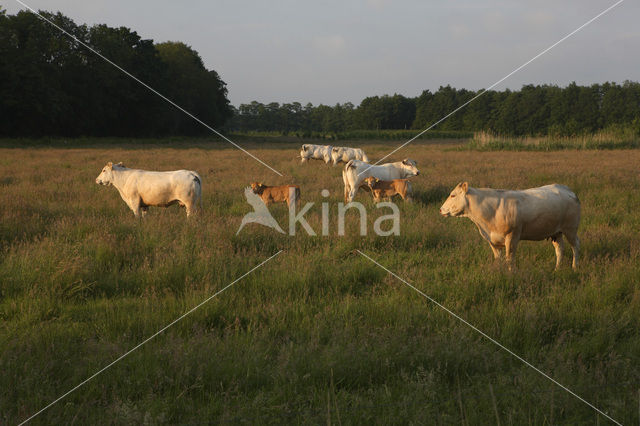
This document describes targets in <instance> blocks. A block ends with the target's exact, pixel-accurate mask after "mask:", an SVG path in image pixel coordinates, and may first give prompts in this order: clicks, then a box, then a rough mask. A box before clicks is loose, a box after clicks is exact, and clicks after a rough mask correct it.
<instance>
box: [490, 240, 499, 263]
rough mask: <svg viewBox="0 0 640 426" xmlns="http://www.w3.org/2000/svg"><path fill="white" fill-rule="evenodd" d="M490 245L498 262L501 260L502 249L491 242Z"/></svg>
mask: <svg viewBox="0 0 640 426" xmlns="http://www.w3.org/2000/svg"><path fill="white" fill-rule="evenodd" d="M489 247H491V251H492V252H493V260H494V261H495V262H498V261H499V260H500V249H499V248H498V247H496V246H494V245H493V244H491V243H489Z"/></svg>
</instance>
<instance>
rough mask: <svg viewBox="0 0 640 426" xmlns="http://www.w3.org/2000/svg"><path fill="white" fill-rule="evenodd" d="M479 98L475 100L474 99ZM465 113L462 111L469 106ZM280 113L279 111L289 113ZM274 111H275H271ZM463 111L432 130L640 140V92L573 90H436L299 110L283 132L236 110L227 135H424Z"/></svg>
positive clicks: (256, 114) (259, 108)
mask: <svg viewBox="0 0 640 426" xmlns="http://www.w3.org/2000/svg"><path fill="white" fill-rule="evenodd" d="M478 95H479V96H478ZM473 98H475V100H474V101H473V102H471V103H469V104H467V105H466V106H465V107H464V108H460V107H462V106H463V105H465V104H466V103H467V102H469V101H470V100H471V99H473ZM286 105H288V104H285V105H282V106H279V109H280V110H282V109H285V110H288V108H289V107H287V106H286ZM272 107H273V108H278V106H277V104H276V105H275V106H272ZM458 108H460V110H459V111H457V112H456V113H455V114H452V115H451V116H450V117H448V118H447V119H446V120H444V121H442V122H441V123H440V124H438V125H437V126H436V127H435V129H436V130H461V131H477V130H488V131H492V132H495V133H499V134H503V135H544V134H549V133H551V134H555V135H567V136H571V135H577V134H582V133H590V132H594V131H596V130H598V129H602V128H605V127H609V126H612V125H618V126H620V125H624V126H631V127H633V128H634V129H637V130H635V131H636V133H638V134H639V135H640V84H638V83H634V82H629V81H627V82H624V83H623V84H622V85H618V84H615V83H605V84H602V85H599V84H594V85H592V86H578V85H577V84H575V83H571V84H570V85H569V86H567V87H564V88H561V87H558V86H550V85H542V86H536V85H525V86H523V87H522V88H521V89H520V90H517V91H512V90H509V89H507V90H504V91H487V92H482V91H478V92H473V91H469V90H465V89H460V90H458V89H455V88H452V87H451V86H443V87H440V88H439V89H438V90H437V91H436V92H435V93H432V92H430V91H429V90H425V91H424V92H422V94H420V96H418V97H416V98H407V97H404V96H402V95H398V94H395V95H393V96H389V95H383V96H370V97H367V98H364V99H363V100H362V102H361V103H360V105H359V106H357V107H354V106H353V105H352V104H349V103H347V104H343V105H340V104H337V105H335V106H333V107H330V106H326V105H318V106H315V107H314V106H313V105H311V104H307V105H306V106H305V107H304V109H302V110H299V113H300V116H301V117H302V118H303V119H300V120H295V121H293V120H289V121H288V122H287V124H286V126H284V125H281V124H278V123H279V122H278V121H276V120H274V119H272V118H270V117H269V116H268V115H267V114H266V112H265V106H264V105H262V104H260V103H258V102H252V103H251V104H249V105H241V106H240V108H239V109H238V110H237V114H236V116H234V118H233V120H232V121H231V125H230V128H232V129H234V130H239V131H247V130H285V131H287V132H291V131H296V132H302V134H305V133H308V132H324V133H336V132H340V131H346V130H360V129H362V130H385V129H406V128H413V129H415V130H419V129H426V128H427V127H429V126H431V125H432V124H434V123H436V122H438V121H439V120H440V119H442V118H443V117H445V116H446V115H449V114H450V113H451V112H452V111H454V110H456V109H458Z"/></svg>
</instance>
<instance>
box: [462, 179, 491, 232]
mask: <svg viewBox="0 0 640 426" xmlns="http://www.w3.org/2000/svg"><path fill="white" fill-rule="evenodd" d="M466 197H467V200H468V201H469V204H468V206H466V207H465V209H464V217H467V218H469V219H470V220H471V221H472V222H473V223H475V224H476V226H477V227H478V228H481V229H482V230H484V231H487V230H488V229H487V228H488V226H487V225H489V224H490V219H488V218H486V217H484V216H483V215H482V207H481V203H482V200H481V199H479V198H484V197H483V196H482V195H480V194H479V193H478V191H476V190H475V188H469V190H468V191H467V194H466ZM471 212H474V213H471Z"/></svg>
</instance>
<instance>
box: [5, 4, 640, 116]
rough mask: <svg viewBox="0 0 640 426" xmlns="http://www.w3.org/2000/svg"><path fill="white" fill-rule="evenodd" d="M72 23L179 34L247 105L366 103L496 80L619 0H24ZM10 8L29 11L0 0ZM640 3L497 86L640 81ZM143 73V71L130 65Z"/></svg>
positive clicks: (152, 35)
mask: <svg viewBox="0 0 640 426" xmlns="http://www.w3.org/2000/svg"><path fill="white" fill-rule="evenodd" d="M23 1H24V2H25V3H26V4H28V5H29V6H31V7H33V8H35V9H43V10H48V11H60V12H62V13H63V14H65V15H67V16H69V17H70V18H72V19H73V20H74V21H75V22H76V23H78V24H81V23H86V24H89V25H92V24H98V23H105V24H107V25H109V26H126V27H129V28H131V29H133V30H135V31H137V32H138V34H139V35H140V36H141V37H142V38H146V39H153V40H154V41H156V42H164V41H182V42H184V43H186V44H188V45H190V46H191V47H192V48H194V49H195V50H196V51H198V52H199V54H200V56H201V57H202V59H203V61H204V63H205V66H206V67H207V68H209V69H215V70H216V71H217V72H218V73H219V74H220V76H221V77H222V79H223V80H224V81H225V82H226V83H227V88H228V90H229V100H230V101H231V103H232V104H234V105H236V106H238V105H240V104H241V103H249V102H251V101H254V100H256V101H258V102H262V103H269V102H279V103H284V102H296V101H297V102H301V103H303V104H306V103H307V102H311V103H313V104H314V105H317V104H320V103H322V104H325V105H335V104H336V103H344V102H352V103H354V104H356V105H357V104H359V103H360V101H361V100H362V99H363V98H365V97H367V96H374V95H384V94H390V95H392V94H394V93H399V94H402V95H405V96H410V97H413V96H418V95H419V94H420V93H421V92H422V91H423V90H427V89H428V90H431V91H435V90H437V89H438V87H440V86H446V85H451V86H453V87H456V88H466V89H471V90H478V89H481V88H486V87H488V86H490V85H492V84H494V83H495V82H496V81H498V80H500V79H501V78H503V77H504V76H506V75H507V74H509V73H510V72H511V71H513V70H514V69H516V68H517V67H519V66H520V65H522V64H523V63H525V62H527V61H528V60H530V59H531V58H533V57H534V56H536V55H537V54H538V53H540V52H541V51H543V50H544V49H546V48H547V47H549V46H551V45H552V44H554V43H555V42H557V41H558V40H560V39H561V38H563V37H564V36H566V35H567V34H569V33H570V32H572V31H573V30H575V29H576V28H578V27H579V26H581V25H582V24H584V23H585V22H587V21H588V20H590V19H591V18H593V17H595V16H596V15H598V14H599V13H600V12H602V11H603V10H604V9H606V8H607V7H609V6H611V5H613V4H614V3H615V2H616V0H537V1H535V2H534V1H531V0H450V1H446V2H445V1H431V0H422V1H420V0H411V1H409V0H407V1H403V0H399V1H391V0H342V1H314V2H310V1H284V0H282V1H280V0H274V1H269V2H267V1H249V0H220V1H211V0H209V1H205V0H190V1H188V2H179V1H175V0H174V1H171V0H135V1H131V0H128V1H123V0H108V1H107V0H91V1H86V0H46V1H45V0H23ZM0 4H1V6H2V8H4V9H6V10H7V13H9V14H13V13H16V12H17V11H18V10H20V9H21V8H22V6H21V5H20V4H19V3H18V2H16V1H15V0H2V3H0ZM638 17H640V2H638V1H637V0H625V1H623V2H622V3H621V4H620V5H618V6H617V7H616V8H614V9H613V10H611V11H610V12H609V13H607V14H605V15H604V16H602V17H601V18H599V19H598V20H596V21H594V22H593V23H591V24H590V25H588V26H586V27H585V28H584V29H582V30H581V31H580V32H578V33H577V34H575V35H574V36H572V37H571V38H569V39H567V40H566V41H564V42H562V43H561V44H559V45H558V46H557V47H555V48H554V49H552V50H551V51H549V52H548V53H546V54H545V55H543V56H541V57H540V58H539V59H537V60H535V61H534V62H532V63H531V64H530V65H528V66H526V67H524V68H523V69H522V70H520V71H519V72H517V73H515V74H514V75H512V76H511V77H509V78H508V79H506V80H505V81H504V82H502V83H501V84H500V85H498V86H496V87H495V89H496V90H503V89H505V88H510V89H519V88H520V87H521V86H522V85H523V84H557V85H560V86H565V85H567V84H569V83H571V82H572V81H575V82H576V83H578V84H584V85H588V84H592V83H603V82H605V81H615V82H623V81H624V80H633V81H640V54H639V53H640V25H638V24H637V19H638ZM128 71H129V72H131V73H132V74H135V70H128Z"/></svg>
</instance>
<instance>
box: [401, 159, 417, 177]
mask: <svg viewBox="0 0 640 426" xmlns="http://www.w3.org/2000/svg"><path fill="white" fill-rule="evenodd" d="M402 168H403V170H404V177H405V178H408V177H411V176H418V175H419V174H420V171H419V170H418V168H417V167H416V162H415V160H411V159H409V158H405V159H404V160H402Z"/></svg>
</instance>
